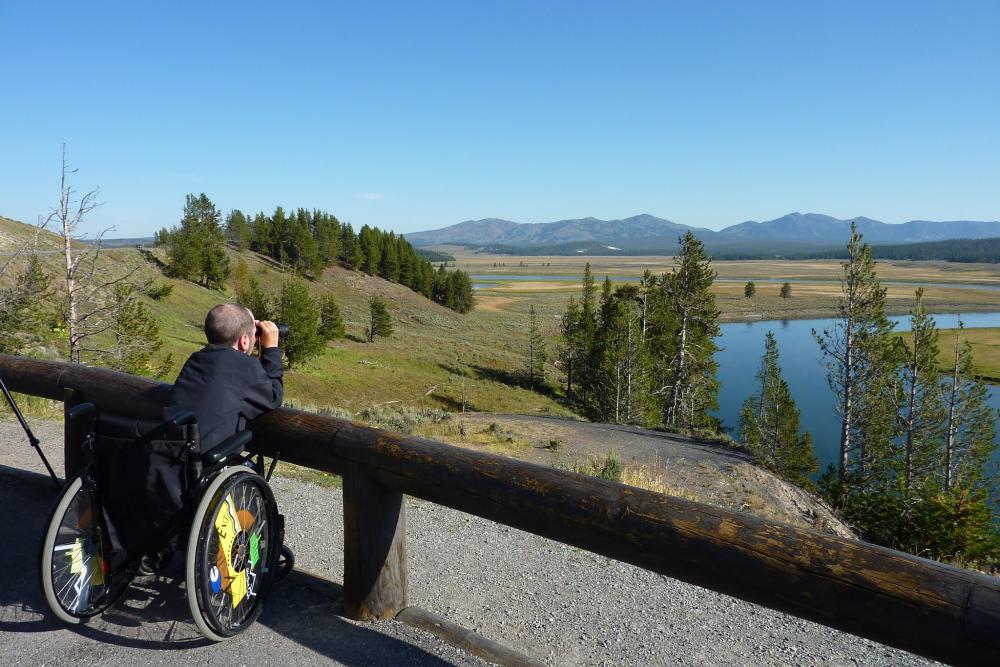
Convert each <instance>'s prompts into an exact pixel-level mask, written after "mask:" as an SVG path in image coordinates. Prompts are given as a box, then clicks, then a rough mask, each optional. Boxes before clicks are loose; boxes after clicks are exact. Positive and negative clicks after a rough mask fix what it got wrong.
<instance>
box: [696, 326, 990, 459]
mask: <svg viewBox="0 0 1000 667" xmlns="http://www.w3.org/2000/svg"><path fill="white" fill-rule="evenodd" d="M933 317H934V321H935V322H936V323H937V326H938V328H939V329H952V328H956V327H957V326H958V318H959V316H958V315H956V314H939V315H934V316H933ZM961 317H962V321H963V322H964V324H965V326H966V328H970V329H971V328H979V327H1000V312H997V313H968V314H966V315H962V316H961ZM889 319H890V320H892V321H893V322H896V323H897V324H896V329H895V330H896V331H909V330H910V319H909V316H905V315H904V316H896V317H890V318H889ZM836 322H837V320H836V319H834V318H824V319H815V320H764V321H757V322H732V323H725V324H722V325H721V326H720V328H721V330H722V335H721V336H720V337H719V338H718V339H716V344H717V345H719V347H721V348H723V349H722V350H720V351H719V352H718V353H717V354H716V356H715V359H716V361H717V362H718V363H719V370H718V377H719V381H720V382H721V384H722V387H721V389H720V391H719V410H718V412H717V413H716V416H718V417H720V418H721V419H722V421H723V424H724V425H725V426H726V427H727V428H730V429H732V431H731V434H732V435H734V436H735V435H736V433H735V429H736V427H737V425H738V423H739V414H740V408H741V407H742V405H743V402H744V401H745V400H746V398H747V396H749V395H750V394H752V393H754V392H756V391H757V390H758V387H757V381H756V378H755V376H756V374H757V370H758V368H759V366H760V358H761V356H762V355H763V354H764V335H765V334H766V333H767V332H768V331H772V332H774V337H775V340H776V341H777V343H778V354H779V357H780V364H781V370H782V375H783V376H784V378H785V380H786V381H787V382H788V386H789V389H790V390H791V393H792V397H793V398H794V399H795V402H796V404H797V405H798V408H799V410H800V412H801V413H802V428H803V429H805V430H807V431H810V432H811V433H812V436H813V443H814V446H815V448H816V455H817V456H818V457H819V459H820V461H821V462H822V463H821V465H822V467H823V468H825V467H826V464H828V463H833V464H836V461H837V455H838V451H839V448H840V430H839V429H840V420H839V419H838V417H837V414H836V412H835V397H834V394H833V392H832V391H831V390H830V388H829V386H828V385H827V382H826V369H825V368H824V367H823V365H822V363H821V361H822V359H821V355H820V351H819V346H818V345H817V344H816V341H815V339H814V338H813V336H812V329H816V330H817V331H822V330H823V329H824V328H832V327H833V325H834V324H835V323H836ZM989 401H990V405H991V406H992V407H993V408H994V409H1000V387H998V386H996V385H991V386H990V399H989ZM994 442H995V443H996V444H997V445H1000V433H998V434H997V437H995V438H994ZM994 459H996V460H1000V455H998V454H997V453H996V452H995V453H994Z"/></svg>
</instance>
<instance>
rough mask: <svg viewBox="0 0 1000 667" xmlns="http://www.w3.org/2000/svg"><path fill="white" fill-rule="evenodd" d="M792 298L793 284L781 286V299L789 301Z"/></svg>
mask: <svg viewBox="0 0 1000 667" xmlns="http://www.w3.org/2000/svg"><path fill="white" fill-rule="evenodd" d="M791 296H792V284H791V283H784V284H783V285H782V286H781V298H782V299H788V298H791Z"/></svg>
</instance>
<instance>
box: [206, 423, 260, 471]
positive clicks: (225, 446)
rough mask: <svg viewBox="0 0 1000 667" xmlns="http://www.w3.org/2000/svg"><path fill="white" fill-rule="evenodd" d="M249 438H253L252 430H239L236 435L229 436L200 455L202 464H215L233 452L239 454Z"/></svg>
mask: <svg viewBox="0 0 1000 667" xmlns="http://www.w3.org/2000/svg"><path fill="white" fill-rule="evenodd" d="M251 440H253V432H252V431H240V432H239V433H237V434H236V435H231V436H229V437H228V438H226V439H225V440H223V441H222V442H221V443H219V444H218V445H216V446H215V447H212V449H210V450H208V451H207V452H205V453H204V454H202V455H201V462H202V465H205V466H211V465H215V464H216V463H218V462H219V461H222V460H224V459H227V458H229V457H230V456H232V455H234V454H239V453H240V452H242V451H243V450H244V449H246V446H247V443H249V442H250V441H251Z"/></svg>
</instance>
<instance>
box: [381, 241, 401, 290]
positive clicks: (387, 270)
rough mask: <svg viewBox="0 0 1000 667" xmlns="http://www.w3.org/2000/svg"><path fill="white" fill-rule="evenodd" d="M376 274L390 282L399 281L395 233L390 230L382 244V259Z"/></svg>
mask: <svg viewBox="0 0 1000 667" xmlns="http://www.w3.org/2000/svg"><path fill="white" fill-rule="evenodd" d="M378 274H379V275H380V276H382V277H383V278H385V279H386V280H388V281H390V282H394V283H398V282H399V254H398V252H397V247H396V235H395V234H393V233H391V232H390V233H389V237H388V238H386V239H385V241H384V244H383V250H382V261H381V262H380V263H379V272H378Z"/></svg>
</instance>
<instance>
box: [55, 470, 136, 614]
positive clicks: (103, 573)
mask: <svg viewBox="0 0 1000 667" xmlns="http://www.w3.org/2000/svg"><path fill="white" fill-rule="evenodd" d="M46 525H47V526H48V527H47V529H46V531H45V539H44V540H43V541H42V554H41V558H40V561H41V575H42V590H43V592H44V593H45V601H46V602H48V604H49V607H50V608H51V609H52V611H53V612H54V613H55V615H56V616H58V617H59V618H60V619H62V620H63V621H65V622H67V623H74V624H76V623H81V622H83V621H84V620H86V619H88V618H90V617H92V616H96V615H97V614H100V613H101V612H102V611H104V610H105V609H107V608H108V607H110V606H111V605H112V604H114V603H115V602H116V601H117V600H118V598H119V597H121V594H122V593H124V592H125V589H127V588H128V585H129V582H130V579H131V578H130V577H129V576H128V574H127V573H125V572H119V573H114V572H110V571H109V567H108V566H109V559H110V557H111V544H110V541H109V539H108V536H107V532H106V530H105V528H104V521H103V519H102V517H101V516H100V512H99V510H98V507H97V500H96V498H95V493H94V489H93V486H92V485H91V483H90V481H89V472H88V471H86V470H84V471H83V472H82V473H80V474H79V475H77V476H76V477H74V478H73V479H72V480H71V481H70V482H69V484H67V485H66V487H65V488H64V489H63V491H62V494H61V495H60V496H59V500H58V501H57V502H56V506H55V508H54V509H53V510H52V514H51V515H50V516H49V521H48V523H47V524H46Z"/></svg>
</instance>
